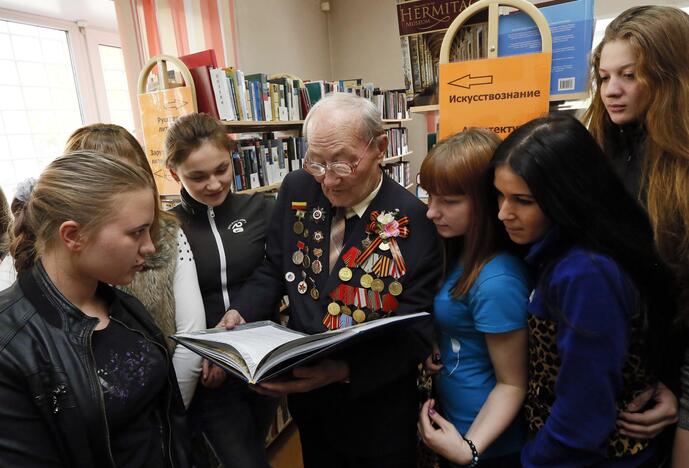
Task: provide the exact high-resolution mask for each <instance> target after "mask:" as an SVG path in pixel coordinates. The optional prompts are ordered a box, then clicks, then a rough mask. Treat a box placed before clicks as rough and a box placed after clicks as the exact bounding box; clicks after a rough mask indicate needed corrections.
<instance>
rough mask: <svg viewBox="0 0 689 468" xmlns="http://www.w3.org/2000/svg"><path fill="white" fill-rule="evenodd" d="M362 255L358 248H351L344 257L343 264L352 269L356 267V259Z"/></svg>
mask: <svg viewBox="0 0 689 468" xmlns="http://www.w3.org/2000/svg"><path fill="white" fill-rule="evenodd" d="M360 253H361V251H360V250H359V249H357V248H356V247H350V249H349V250H347V252H345V253H344V255H342V263H344V264H345V265H347V266H348V267H349V268H352V267H353V266H354V265H355V261H356V258H357V257H358V256H359V254H360Z"/></svg>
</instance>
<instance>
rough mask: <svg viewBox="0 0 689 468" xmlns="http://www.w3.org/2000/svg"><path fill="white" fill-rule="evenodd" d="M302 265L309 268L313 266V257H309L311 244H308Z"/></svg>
mask: <svg viewBox="0 0 689 468" xmlns="http://www.w3.org/2000/svg"><path fill="white" fill-rule="evenodd" d="M301 264H302V266H303V267H304V268H309V267H310V266H311V259H310V258H309V246H308V245H307V246H306V253H305V254H304V258H303V259H302V262H301Z"/></svg>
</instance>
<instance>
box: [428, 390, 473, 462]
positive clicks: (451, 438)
mask: <svg viewBox="0 0 689 468" xmlns="http://www.w3.org/2000/svg"><path fill="white" fill-rule="evenodd" d="M434 406H435V400H432V399H431V400H428V401H426V403H424V404H423V406H422V407H421V412H420V413H419V422H418V424H417V428H418V430H419V434H420V435H421V439H422V440H423V442H424V443H425V444H426V445H427V446H428V448H430V449H431V450H433V451H434V452H435V453H437V454H438V455H440V456H442V457H444V458H446V459H447V460H449V461H451V462H454V463H459V464H460V465H468V464H469V463H471V448H470V447H469V444H467V443H466V442H465V441H464V439H462V436H461V435H460V433H459V432H457V429H456V428H455V426H454V425H453V424H452V423H451V422H449V421H448V420H446V419H445V418H443V417H442V416H440V415H439V414H438V413H437V412H436V411H435V409H434Z"/></svg>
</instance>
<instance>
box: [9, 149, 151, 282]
mask: <svg viewBox="0 0 689 468" xmlns="http://www.w3.org/2000/svg"><path fill="white" fill-rule="evenodd" d="M142 189H149V190H151V196H153V194H154V192H153V186H152V181H151V179H150V177H149V176H148V174H146V172H144V171H143V170H141V169H140V168H138V167H137V166H134V165H133V164H126V163H124V162H122V161H121V160H120V159H118V158H115V157H113V156H109V155H104V154H99V153H95V152H90V151H77V152H73V153H67V154H65V155H63V156H60V157H58V158H57V159H55V160H54V161H53V162H51V163H50V164H49V165H48V166H47V167H46V168H45V170H44V171H43V172H42V173H41V176H40V178H39V179H38V181H37V182H36V185H35V186H34V189H33V191H32V192H31V195H30V196H29V199H28V201H27V202H26V205H25V206H24V209H23V210H22V212H21V214H20V217H19V218H18V219H17V220H16V224H15V228H14V234H15V237H14V240H13V241H12V247H11V250H10V251H11V253H12V256H13V257H14V265H15V268H16V270H17V273H18V274H21V273H22V272H23V271H26V270H27V269H28V268H30V267H31V266H32V265H33V264H34V263H35V262H36V260H37V259H39V258H40V257H41V256H43V254H44V252H45V251H46V250H48V249H50V248H51V247H52V245H53V242H55V241H56V239H57V237H58V231H59V227H60V225H61V224H62V223H63V222H65V221H68V220H74V221H76V222H78V223H79V225H80V226H82V233H83V234H84V235H87V236H88V235H89V234H92V233H95V232H97V231H98V230H99V229H100V228H101V227H102V226H103V224H105V223H106V222H107V221H108V220H109V219H110V218H111V217H112V211H113V210H114V209H116V204H117V201H118V197H119V196H120V195H121V194H123V193H127V192H131V191H136V190H142ZM154 222H155V221H154Z"/></svg>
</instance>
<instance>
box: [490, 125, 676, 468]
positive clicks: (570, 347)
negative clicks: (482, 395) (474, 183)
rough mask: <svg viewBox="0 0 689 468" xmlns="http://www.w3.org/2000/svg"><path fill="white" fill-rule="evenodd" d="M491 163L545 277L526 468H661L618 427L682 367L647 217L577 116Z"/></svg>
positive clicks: (645, 444) (521, 139) (533, 318)
mask: <svg viewBox="0 0 689 468" xmlns="http://www.w3.org/2000/svg"><path fill="white" fill-rule="evenodd" d="M492 165H493V166H494V185H495V188H496V190H497V192H498V202H499V206H500V209H499V213H498V216H499V218H500V220H501V221H502V222H503V224H504V225H505V229H506V231H507V233H508V234H509V236H510V238H511V239H512V241H514V242H515V243H517V244H520V245H524V246H528V248H529V251H528V255H527V256H526V261H527V263H528V264H529V265H530V266H531V267H532V269H533V272H534V273H535V283H536V289H535V290H534V293H533V294H532V295H531V297H530V299H529V305H528V313H529V315H528V322H529V333H530V337H529V386H528V391H527V398H526V404H525V410H526V411H525V414H526V418H527V422H528V425H529V429H530V431H531V437H530V438H529V441H528V442H527V443H526V444H525V446H524V448H523V450H522V457H521V462H522V465H523V466H524V467H544V466H552V467H555V466H558V467H565V466H568V467H569V466H571V467H579V466H596V467H598V466H605V467H606V468H613V467H637V466H660V465H659V464H658V462H657V460H654V457H656V456H662V455H663V454H662V453H660V451H659V450H658V448H657V446H656V445H657V444H656V441H655V440H650V441H649V440H639V439H635V438H632V437H629V436H627V435H624V434H623V433H621V432H620V431H619V430H618V429H619V428H618V427H617V424H616V420H617V417H618V414H619V412H620V411H621V410H622V409H624V408H625V407H626V406H627V405H628V404H629V402H631V401H632V400H634V399H635V397H637V396H638V395H639V394H640V393H642V392H644V391H645V390H646V389H647V388H649V387H652V386H654V385H657V382H658V379H663V380H664V381H672V380H673V379H672V378H671V375H672V374H674V373H675V372H676V370H677V368H678V365H677V363H676V362H673V359H674V358H675V357H678V356H679V353H674V352H672V350H673V344H674V343H673V341H674V340H673V339H671V337H670V335H669V333H668V332H669V328H670V325H671V324H672V321H673V315H674V310H675V309H674V307H673V303H672V300H671V299H672V298H671V295H670V294H669V293H668V290H669V285H670V281H669V276H668V274H667V272H666V271H665V269H664V268H663V267H662V264H661V263H662V262H661V261H660V258H659V256H658V254H657V252H656V249H655V246H654V241H653V231H652V229H651V225H650V223H649V221H648V218H647V217H646V214H645V213H644V211H643V208H642V207H641V206H640V205H639V204H638V203H637V202H636V201H635V200H634V199H633V198H632V196H631V195H629V194H628V193H627V191H626V190H625V188H624V187H623V185H622V182H621V181H620V180H619V179H618V178H617V176H616V175H615V173H614V172H613V169H612V167H611V166H610V164H609V163H608V161H607V160H606V158H605V156H604V155H603V152H602V151H601V149H600V147H599V146H598V145H597V144H596V141H595V140H594V139H593V137H592V136H591V135H590V134H589V132H588V131H587V130H586V128H584V126H583V125H582V124H581V123H579V122H578V121H577V120H576V119H574V118H573V117H569V116H566V115H552V116H549V117H545V118H540V119H536V120H532V121H531V122H528V123H526V124H524V125H523V126H521V127H519V128H518V129H517V130H515V131H514V132H513V133H512V134H510V135H509V136H508V137H507V138H506V139H505V141H504V142H503V143H501V144H500V146H499V147H498V149H497V150H496V151H495V155H494V157H493V162H492ZM663 354H664V355H663ZM668 379H669V380H668Z"/></svg>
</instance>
